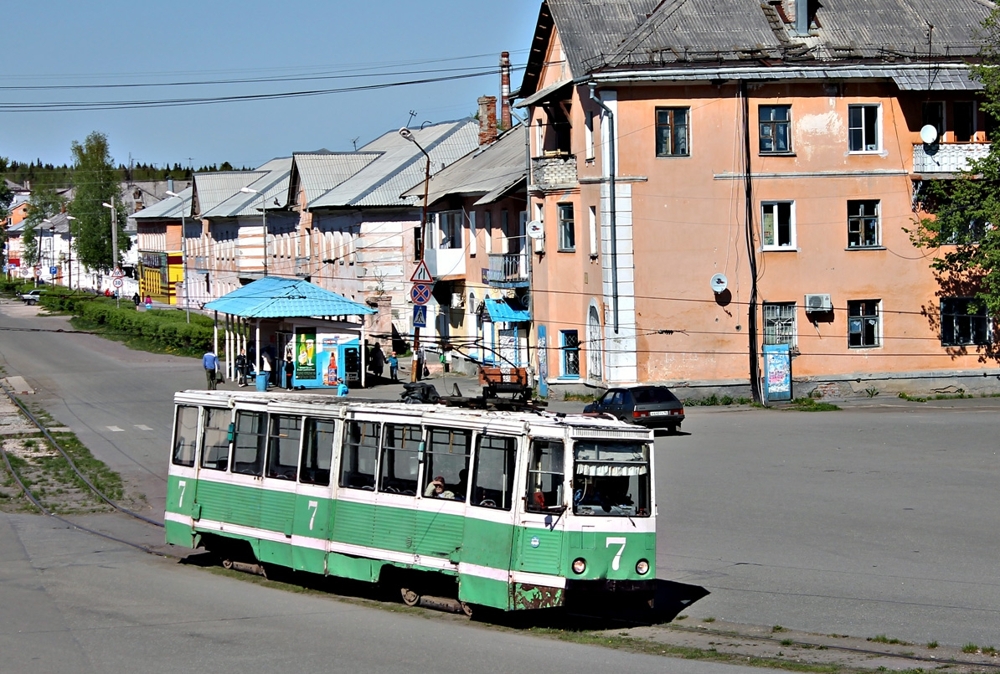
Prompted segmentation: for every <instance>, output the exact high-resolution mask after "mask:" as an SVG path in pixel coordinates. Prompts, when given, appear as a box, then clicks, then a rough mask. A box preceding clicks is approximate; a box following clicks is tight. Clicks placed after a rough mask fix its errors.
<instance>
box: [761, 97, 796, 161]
mask: <svg viewBox="0 0 1000 674" xmlns="http://www.w3.org/2000/svg"><path fill="white" fill-rule="evenodd" d="M757 114H758V117H759V123H760V153H761V154H782V153H788V152H791V151H792V134H791V125H792V106H790V105H762V106H760V107H759V108H758V112H757Z"/></svg>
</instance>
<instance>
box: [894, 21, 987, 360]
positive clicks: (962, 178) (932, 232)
mask: <svg viewBox="0 0 1000 674" xmlns="http://www.w3.org/2000/svg"><path fill="white" fill-rule="evenodd" d="M978 38H979V41H980V50H979V59H978V62H977V63H975V64H973V65H972V66H971V72H972V76H973V77H974V78H975V79H976V80H978V81H979V82H981V83H982V84H983V91H982V94H981V97H980V99H979V100H980V107H981V108H982V109H983V110H984V111H985V113H986V115H987V116H988V117H989V118H990V119H991V120H994V121H996V120H1000V70H998V67H997V66H1000V9H994V10H993V12H992V13H991V14H990V15H989V16H988V17H987V18H986V20H985V21H984V22H983V26H982V31H981V33H980V34H979V36H978ZM994 126H997V125H994ZM997 128H1000V126H997ZM992 140H993V142H992V144H991V145H990V151H989V154H988V155H987V156H986V157H984V158H982V159H980V160H976V161H970V162H969V164H970V166H969V168H968V169H967V170H965V171H963V172H962V173H961V174H960V175H959V176H958V177H957V178H955V179H954V180H935V181H931V182H929V183H928V184H927V185H926V187H925V189H924V190H923V191H922V193H921V195H920V200H921V203H920V206H921V208H922V209H923V211H924V212H926V213H928V214H930V215H929V217H925V218H922V219H921V220H920V221H919V223H918V225H917V227H916V228H915V229H913V230H910V231H909V234H910V238H911V239H912V240H913V242H914V244H915V245H917V246H919V247H922V248H927V249H929V250H932V251H934V258H933V259H932V261H931V267H932V269H934V273H935V276H936V277H937V281H938V283H939V284H940V287H941V290H940V291H939V293H938V294H939V296H941V297H942V298H944V297H972V298H974V305H973V307H972V308H973V309H976V310H979V309H985V310H986V312H987V314H988V315H990V316H1000V142H998V140H1000V139H996V138H994V139H992ZM924 313H925V315H926V316H927V317H928V319H929V320H930V322H931V323H932V325H933V326H934V327H940V326H939V325H938V324H937V323H936V322H935V321H939V320H940V312H939V311H938V310H937V307H924ZM997 349H998V345H997V343H996V340H994V341H993V344H992V345H990V346H987V347H986V348H985V349H984V351H983V354H984V355H985V356H987V357H992V358H1000V352H998V350H997Z"/></svg>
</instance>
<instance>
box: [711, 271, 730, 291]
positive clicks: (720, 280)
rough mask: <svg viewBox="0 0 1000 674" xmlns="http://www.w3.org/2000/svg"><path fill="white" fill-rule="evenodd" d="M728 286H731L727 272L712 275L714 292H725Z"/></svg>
mask: <svg viewBox="0 0 1000 674" xmlns="http://www.w3.org/2000/svg"><path fill="white" fill-rule="evenodd" d="M727 287H729V279H727V278H726V275H725V274H716V275H715V276H713V277H712V292H713V293H715V294H716V295H718V294H719V293H721V292H725V290H726V288H727Z"/></svg>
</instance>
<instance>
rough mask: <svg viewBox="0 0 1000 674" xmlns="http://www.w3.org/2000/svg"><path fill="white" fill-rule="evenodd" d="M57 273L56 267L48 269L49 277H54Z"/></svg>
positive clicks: (57, 268)
mask: <svg viewBox="0 0 1000 674" xmlns="http://www.w3.org/2000/svg"><path fill="white" fill-rule="evenodd" d="M58 273H59V267H56V266H55V265H53V266H51V267H49V274H50V275H52V276H55V275H56V274H58Z"/></svg>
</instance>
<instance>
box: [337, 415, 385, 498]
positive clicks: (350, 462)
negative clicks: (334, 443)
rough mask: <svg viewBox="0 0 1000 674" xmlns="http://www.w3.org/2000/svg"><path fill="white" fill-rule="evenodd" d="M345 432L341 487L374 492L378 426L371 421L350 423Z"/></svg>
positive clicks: (341, 461) (341, 457)
mask: <svg viewBox="0 0 1000 674" xmlns="http://www.w3.org/2000/svg"><path fill="white" fill-rule="evenodd" d="M344 430H345V432H344V451H343V452H341V454H340V486H341V487H347V488H348V489H364V490H366V491H374V490H375V462H376V461H377V460H378V424H376V423H374V422H371V421H349V422H348V423H347V427H346V428H345V429H344Z"/></svg>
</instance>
